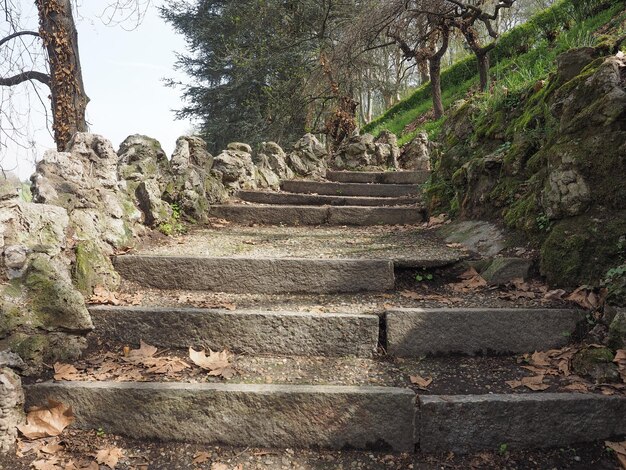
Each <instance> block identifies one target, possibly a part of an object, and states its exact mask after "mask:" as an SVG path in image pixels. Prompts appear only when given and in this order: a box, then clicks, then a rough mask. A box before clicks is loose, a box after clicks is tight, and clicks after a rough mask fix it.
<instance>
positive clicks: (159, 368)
mask: <svg viewBox="0 0 626 470" xmlns="http://www.w3.org/2000/svg"><path fill="white" fill-rule="evenodd" d="M150 362H152V363H151V365H149V366H148V372H149V373H151V374H177V373H178V372H181V371H183V370H185V369H188V368H189V367H191V366H190V365H189V364H187V363H186V362H185V361H183V360H182V359H180V358H178V357H155V358H152V361H150ZM145 365H146V366H147V364H145Z"/></svg>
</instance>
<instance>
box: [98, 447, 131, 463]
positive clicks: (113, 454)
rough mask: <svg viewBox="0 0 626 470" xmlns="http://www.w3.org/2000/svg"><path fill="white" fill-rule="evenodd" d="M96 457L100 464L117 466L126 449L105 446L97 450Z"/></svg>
mask: <svg viewBox="0 0 626 470" xmlns="http://www.w3.org/2000/svg"><path fill="white" fill-rule="evenodd" d="M94 457H95V458H96V462H98V463H99V464H100V465H106V466H107V467H109V468H115V466H116V465H117V463H118V462H119V460H120V459H121V458H122V457H124V451H123V450H122V449H120V448H119V447H105V448H104V449H100V450H99V451H98V452H96V454H95V456H94Z"/></svg>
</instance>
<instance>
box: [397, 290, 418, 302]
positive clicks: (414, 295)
mask: <svg viewBox="0 0 626 470" xmlns="http://www.w3.org/2000/svg"><path fill="white" fill-rule="evenodd" d="M400 296H401V297H404V298H406V299H412V300H421V299H422V295H421V294H419V293H417V292H413V291H410V290H403V291H400Z"/></svg>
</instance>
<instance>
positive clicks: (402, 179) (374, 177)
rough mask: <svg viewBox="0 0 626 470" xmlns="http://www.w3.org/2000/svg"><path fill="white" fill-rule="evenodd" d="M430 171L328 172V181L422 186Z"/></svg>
mask: <svg viewBox="0 0 626 470" xmlns="http://www.w3.org/2000/svg"><path fill="white" fill-rule="evenodd" d="M429 177H430V171H327V172H326V179H327V180H328V181H333V182H337V183H378V184H422V183H425V182H426V181H427V180H428V178H429Z"/></svg>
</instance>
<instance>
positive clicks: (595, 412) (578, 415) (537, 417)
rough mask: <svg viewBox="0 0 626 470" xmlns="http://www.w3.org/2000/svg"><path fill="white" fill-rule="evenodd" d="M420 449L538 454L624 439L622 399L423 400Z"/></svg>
mask: <svg viewBox="0 0 626 470" xmlns="http://www.w3.org/2000/svg"><path fill="white" fill-rule="evenodd" d="M416 426H417V427H418V428H419V434H418V435H419V440H420V442H419V447H420V450H422V451H424V452H460V453H465V452H468V451H471V450H478V449H497V448H498V447H499V446H501V445H503V444H506V445H507V447H509V448H513V449H518V448H542V447H557V446H568V445H571V444H576V443H583V442H593V441H597V440H602V439H611V438H619V437H622V436H624V435H626V397H621V396H612V397H607V396H603V395H591V394H580V393H540V394H526V395H512V394H501V395H497V394H489V395H460V396H421V397H420V398H419V417H418V418H417V419H416Z"/></svg>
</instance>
